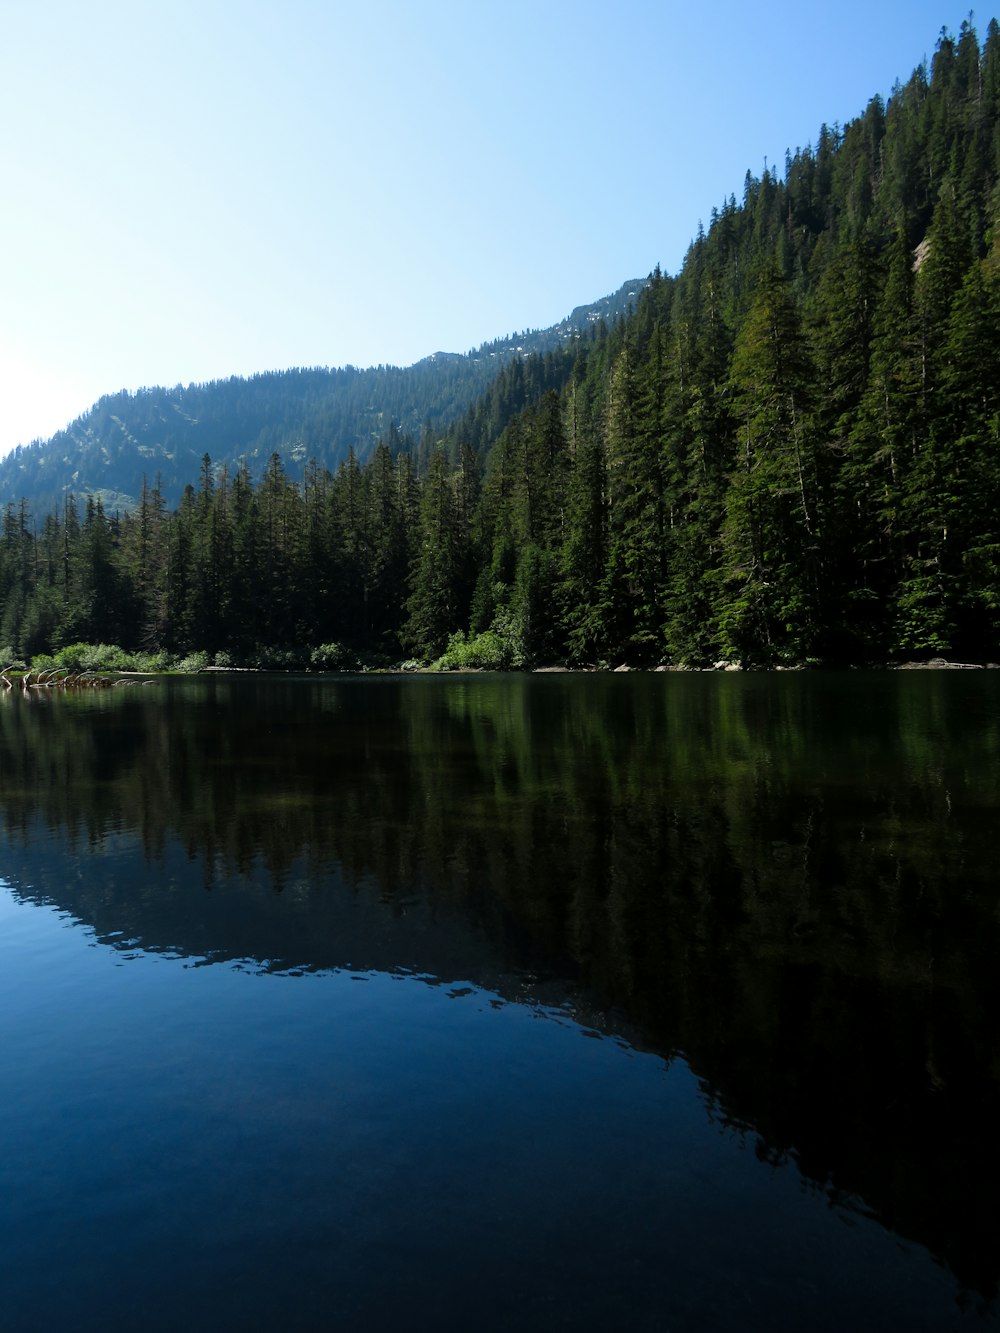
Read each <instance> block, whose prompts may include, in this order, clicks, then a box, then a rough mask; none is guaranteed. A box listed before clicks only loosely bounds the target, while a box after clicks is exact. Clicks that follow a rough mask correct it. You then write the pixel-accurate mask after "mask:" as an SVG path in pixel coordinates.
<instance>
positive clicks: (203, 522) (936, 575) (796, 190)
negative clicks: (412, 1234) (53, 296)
mask: <svg viewBox="0 0 1000 1333" xmlns="http://www.w3.org/2000/svg"><path fill="white" fill-rule="evenodd" d="M998 219H1000V28H998V26H997V24H996V22H995V20H994V21H991V22H990V24H989V27H988V29H987V33H986V38H985V41H984V43H983V45H982V46H980V43H979V40H978V38H977V34H976V32H975V31H974V29H973V28H972V26H971V23H966V24H963V26H962V29H961V32H960V34H959V35H958V37H957V38H954V37H952V36H949V35H948V34H946V33H942V35H941V37H940V39H939V41H938V44H937V48H936V51H935V54H934V57H933V61H932V63H931V67H930V69H927V68H924V67H921V68H919V69H917V70H916V71H915V72H914V73H913V74H912V76H911V77H910V78H909V79H908V81H907V82H906V83H905V84H897V85H896V87H895V88H894V89H893V92H892V95H891V97H890V98H889V100H888V102H887V103H885V104H883V102H882V100H881V99H880V98H878V97H876V98H874V99H873V100H872V101H871V102H870V103H869V105H868V107H867V108H866V109H865V111H864V112H863V114H861V115H860V116H859V117H858V118H857V119H855V120H853V121H851V122H850V123H849V124H847V125H845V126H843V127H833V128H830V127H828V126H823V127H821V129H820V131H819V134H818V137H817V140H816V143H815V144H814V145H810V146H807V147H805V148H797V149H796V150H795V151H794V152H789V153H788V155H787V157H786V161H785V163H784V169H783V171H782V172H777V171H774V170H771V169H766V170H765V171H764V172H763V174H762V175H761V176H759V177H757V176H754V175H752V174H750V173H749V172H748V174H747V176H746V179H745V181H744V184H743V189H742V195H741V198H740V199H737V198H736V197H735V195H731V196H730V198H729V199H728V200H726V201H724V202H723V203H722V204H721V206H719V207H717V208H715V209H713V210H712V212H711V215H710V217H709V221H708V227H707V229H705V228H703V227H700V226H699V229H698V234H697V237H696V239H695V241H694V243H693V244H692V246H691V248H690V251H689V253H688V255H687V257H686V259H685V262H684V264H683V267H682V269H681V271H680V273H679V274H678V275H677V276H676V277H666V276H664V275H662V274H660V273H659V272H656V273H654V274H653V276H652V278H651V280H650V283H649V285H648V286H647V287H646V288H645V289H644V290H643V292H642V294H641V297H640V299H639V301H638V304H637V306H636V309H635V310H634V312H633V313H632V314H631V315H629V316H628V317H626V318H623V319H621V320H619V321H618V322H617V323H615V324H614V325H613V327H611V328H610V329H601V330H595V331H594V336H593V337H591V338H589V339H581V340H580V341H579V342H578V343H576V344H575V345H574V348H573V350H572V352H571V353H567V352H566V351H565V350H564V351H562V352H560V353H552V354H550V355H549V357H548V359H547V360H546V359H544V358H539V359H536V360H534V361H528V362H525V363H518V367H519V368H518V370H517V372H516V377H514V378H511V377H510V376H508V378H506V379H501V380H499V381H497V384H496V385H495V386H494V390H493V391H492V393H491V394H490V395H488V396H487V397H486V398H485V399H484V400H482V402H481V403H480V404H478V405H477V406H475V407H474V408H473V409H472V410H470V411H469V412H468V413H467V414H466V416H465V417H464V418H461V419H460V420H458V421H456V422H455V423H454V424H452V425H451V426H450V427H449V428H448V429H447V430H440V429H439V430H437V431H434V432H432V433H431V434H430V435H427V436H425V438H424V440H423V443H422V446H421V449H420V450H419V451H418V454H417V456H416V457H414V455H412V454H411V453H410V452H408V451H407V450H405V449H400V448H399V441H398V439H396V438H395V437H394V438H389V439H386V440H384V441H383V442H382V443H380V445H379V446H378V447H377V448H376V450H375V452H374V453H373V454H372V455H371V457H370V458H369V459H367V460H366V461H363V462H362V461H360V460H359V458H358V457H357V456H356V455H351V456H349V457H348V458H347V460H346V461H345V462H344V463H343V464H341V466H340V467H339V468H338V470H337V471H336V473H335V474H333V475H331V474H329V473H328V472H327V471H326V470H325V469H324V468H323V467H322V466H320V465H310V466H308V467H307V468H306V470H305V475H304V476H303V478H302V480H301V482H296V481H292V480H290V479H289V476H288V475H287V473H286V470H285V468H284V466H283V464H282V461H281V459H280V457H278V456H277V455H275V457H274V458H273V459H272V461H271V464H270V465H269V466H268V468H267V470H266V473H265V475H264V476H263V478H262V479H261V480H259V481H258V480H257V479H256V478H254V477H253V476H252V475H251V473H250V471H249V470H248V468H247V467H246V466H245V465H243V466H239V467H236V468H231V467H222V468H221V469H220V468H218V467H215V466H213V460H212V458H205V459H204V460H203V464H202V467H201V471H200V476H199V477H198V478H195V477H192V479H191V480H192V484H191V486H190V488H189V489H188V490H187V492H186V493H185V495H184V497H183V499H182V500H181V503H180V506H179V508H178V509H177V510H176V512H174V513H168V512H167V508H166V506H165V504H164V499H163V496H162V494H160V493H158V492H157V491H156V490H155V489H151V487H152V480H150V482H149V485H148V486H147V488H146V490H145V491H144V493H143V496H142V502H141V504H140V505H139V506H138V508H137V509H136V511H135V512H133V513H130V514H123V515H117V516H116V515H113V514H111V513H110V512H109V511H108V510H107V509H106V508H104V507H102V506H101V505H99V504H97V503H94V502H91V503H90V504H89V505H88V506H87V509H86V512H79V511H77V509H76V508H75V507H74V506H73V505H72V504H66V506H65V507H64V508H63V509H62V510H60V511H59V512H57V513H54V514H52V515H50V516H49V518H48V519H45V520H41V519H33V518H32V517H31V515H30V512H29V511H28V509H27V507H25V506H22V507H21V508H18V507H17V506H16V505H14V506H11V507H9V508H8V511H7V515H6V521H5V526H4V532H3V540H2V565H0V603H2V607H3V614H2V619H0V643H6V644H9V645H10V646H11V648H12V649H13V650H15V651H18V652H20V653H21V654H28V653H32V652H37V651H40V650H44V649H51V648H53V647H55V646H58V645H59V644H61V643H67V642H71V641H72V640H74V639H90V640H110V641H116V642H119V643H121V644H123V645H124V646H127V647H139V646H143V645H145V646H149V647H152V646H156V647H164V648H168V649H170V650H172V651H176V652H181V651H189V650H191V649H194V648H200V649H204V650H206V651H208V652H212V653H219V652H223V653H226V654H229V655H231V657H232V658H233V659H234V660H261V659H262V658H265V659H266V658H267V657H268V654H270V656H271V659H273V660H285V661H289V662H292V661H297V662H302V663H307V662H308V661H309V659H310V654H311V653H312V652H313V651H314V650H315V649H316V648H317V647H318V646H319V645H321V644H329V643H332V642H336V643H337V644H345V645H348V646H349V647H350V648H351V649H352V650H357V651H366V652H383V653H387V654H389V655H395V656H398V655H399V654H401V653H408V654H411V655H413V656H414V657H417V658H421V659H424V660H429V659H432V658H435V657H437V656H438V655H440V654H441V653H443V652H445V651H446V650H447V657H446V661H448V662H451V663H455V664H462V663H465V664H470V665H474V664H483V665H508V666H509V665H514V666H516V665H521V664H526V663H530V662H538V661H546V660H567V661H571V662H596V661H605V662H617V661H621V660H625V661H629V662H633V663H636V664H640V663H648V664H653V663H660V662H673V663H677V664H692V665H696V664H704V663H709V662H713V661H716V660H719V659H723V660H729V661H740V662H742V663H744V664H746V665H766V664H776V663H782V662H786V663H792V662H803V661H809V660H817V661H825V662H838V661H839V662H844V661H852V662H854V661H866V660H882V659H885V658H891V657H896V656H912V655H918V654H922V655H929V654H937V653H943V654H953V655H959V656H966V657H970V658H973V657H978V658H984V657H992V658H997V657H1000V643H998V633H1000V447H998V446H1000V439H998V435H1000V374H998V371H1000V229H998ZM560 357H565V358H566V362H565V365H562V366H560V365H559V364H558V361H559V358H560ZM517 377H519V382H515V379H516V378H517ZM526 381H530V382H531V383H532V385H533V386H534V389H533V392H532V394H528V395H526V394H525V393H524V384H525V382H526ZM522 408H523V410H522ZM216 461H218V460H216ZM227 660H228V659H227ZM315 660H323V658H322V654H320V655H319V657H318V658H317V659H315Z"/></svg>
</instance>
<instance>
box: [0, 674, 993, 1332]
mask: <svg viewBox="0 0 1000 1333" xmlns="http://www.w3.org/2000/svg"><path fill="white" fill-rule="evenodd" d="M998 839H1000V676H997V675H995V674H987V673H926V674H925V673H901V674H892V675H888V674H887V675H862V674H852V675H843V676H832V675H822V676H819V675H817V676H725V677H718V676H709V677H703V676H694V677H683V676H663V675H654V676H636V675H632V676H589V677H560V676H540V677H514V678H499V677H472V678H465V679H454V678H453V679H443V680H441V679H435V678H427V677H420V678H405V679H390V678H371V679H356V680H344V679H333V678H331V679H327V680H317V679H310V680H304V679H303V680H293V679H268V678H257V677H253V678H246V677H241V678H235V679H231V678H215V679H196V680H186V681H185V680H178V681H169V682H162V683H159V684H157V685H154V686H149V687H142V688H134V689H129V690H117V691H109V692H104V693H99V694H91V695H85V696H80V695H77V696H68V695H67V696H64V697H59V696H55V697H46V698H44V699H37V700H34V701H31V702H28V701H25V700H23V699H22V698H20V697H16V696H15V697H10V696H5V697H3V698H2V699H0V1145H2V1156H0V1328H3V1329H4V1330H8V1331H10V1330H16V1331H17V1333H20V1331H21V1330H29V1329H30V1330H35V1329H40V1330H47V1329H50V1328H52V1329H54V1328H59V1329H94V1330H98V1329H100V1330H118V1329H122V1330H125V1329H135V1328H144V1329H177V1328H185V1329H213V1330H214V1329H229V1328H233V1329H247V1328H268V1329H272V1328H278V1327H280V1328H303V1329H312V1328H335V1327H337V1328H339V1327H344V1328H355V1327H362V1326H364V1327H368V1328H374V1329H379V1328H389V1327H395V1326H397V1325H405V1326H407V1327H410V1328H415V1329H424V1328H427V1329H435V1330H436V1329H442V1330H447V1329H451V1328H460V1327H461V1328H470V1329H474V1330H491V1329H515V1328H518V1329H521V1328H528V1329H534V1328H538V1329H549V1328H570V1329H590V1328H594V1329H606V1328H619V1327H624V1328H629V1329H637V1330H645V1329H665V1330H666V1329H668V1330H700V1329H704V1330H755V1329H760V1330H784V1329H796V1330H801V1329H808V1330H836V1331H837V1333H841V1331H842V1330H844V1329H847V1328H851V1329H879V1330H885V1329H890V1330H891V1329H905V1330H911V1329H935V1330H936V1329H952V1328H962V1329H975V1328H980V1327H996V1326H997V1324H998V1323H1000V1312H998V1300H997V1288H998V1279H1000V1193H998V1185H1000V1140H998V1132H997V1130H998V1126H1000V872H998V864H1000V858H998V855H997V843H998Z"/></svg>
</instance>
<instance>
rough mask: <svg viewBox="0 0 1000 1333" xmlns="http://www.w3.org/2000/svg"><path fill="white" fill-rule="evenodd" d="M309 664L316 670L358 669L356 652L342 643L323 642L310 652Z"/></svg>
mask: <svg viewBox="0 0 1000 1333" xmlns="http://www.w3.org/2000/svg"><path fill="white" fill-rule="evenodd" d="M309 665H310V666H311V667H312V668H313V670H314V671H356V670H357V667H358V659H357V656H356V654H354V653H352V652H351V651H350V649H349V648H345V646H344V645H343V644H342V643H321V644H320V645H319V647H318V648H314V649H313V650H312V652H311V653H310V654H309Z"/></svg>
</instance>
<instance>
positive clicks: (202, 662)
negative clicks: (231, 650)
mask: <svg viewBox="0 0 1000 1333" xmlns="http://www.w3.org/2000/svg"><path fill="white" fill-rule="evenodd" d="M211 665H212V657H211V654H210V653H202V652H197V653H189V654H188V656H187V657H183V658H181V660H180V661H179V662H178V663H177V665H176V668H175V670H177V671H184V672H188V673H192V674H193V673H194V672H197V671H204V670H205V669H206V667H210V666H211Z"/></svg>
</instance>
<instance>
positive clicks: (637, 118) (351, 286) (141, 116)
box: [0, 0, 991, 453]
mask: <svg viewBox="0 0 1000 1333" xmlns="http://www.w3.org/2000/svg"><path fill="white" fill-rule="evenodd" d="M968 12H969V10H968V6H967V4H965V3H953V2H952V0H934V3H926V2H925V0H905V3H903V2H902V0H900V2H897V0H883V2H882V3H877V4H872V3H870V2H869V3H859V2H858V0H841V2H840V3H839V4H837V5H835V6H830V5H819V4H811V3H808V0H807V3H805V4H803V3H802V0H797V2H796V3H791V2H790V0H772V3H769V4H768V5H766V6H765V5H753V4H747V3H745V0H744V2H743V3H738V2H737V0H705V3H702V4H701V5H691V4H684V5H680V4H673V3H669V0H661V2H660V3H654V0H617V3H616V4H615V5H614V6H612V5H611V4H609V3H607V0H506V2H505V3H503V4H501V5H489V6H488V5H485V4H482V3H479V0H465V2H464V3H461V2H459V0H409V2H408V3H406V2H404V0H365V2H364V3H363V4H362V3H347V0H325V2H323V0H281V3H280V4H279V3H277V0H274V2H272V3H259V2H258V0H197V2H196V3H189V2H188V0H161V2H160V3H149V2H148V0H125V2H121V0H91V3H89V4H86V5H84V4H81V3H79V0H70V2H69V3H67V2H66V0H46V2H45V3H44V4H41V3H39V4H28V3H24V0H0V125H2V127H3V129H2V132H0V180H2V183H3V200H4V206H3V208H2V209H0V255H2V259H0V453H3V452H5V451H6V450H8V449H9V448H11V447H13V446H14V445H15V444H18V443H27V442H28V441H29V440H31V439H33V438H35V437H45V436H48V435H49V434H51V433H52V432H54V431H55V430H57V429H59V428H60V427H61V426H63V425H65V424H66V422H67V421H68V420H70V419H71V418H73V417H75V416H76V415H77V414H78V413H80V412H81V411H83V410H85V409H86V408H87V407H89V406H90V405H91V403H93V402H94V401H95V400H96V399H97V398H98V397H100V395H101V394H103V393H111V392H115V391H117V390H119V389H122V388H128V389H135V388H139V387H141V386H142V385H148V384H168V385H171V384H175V383H178V382H181V383H187V382H189V381H191V380H206V379H214V378H218V377H222V376H227V375H231V374H252V373H253V372H255V371H259V370H272V369H281V368H284V367H287V366H294V365H343V364H346V363H348V362H350V363H352V364H354V365H361V366H364V365H371V364H376V363H379V362H392V363H396V364H401V365H406V364H410V363H411V362H413V361H415V360H418V359H419V358H420V357H422V356H425V355H427V354H428V353H430V352H434V351H437V350H446V351H467V350H468V349H469V348H470V347H474V346H477V345H478V344H479V343H481V342H484V341H486V340H488V339H490V338H493V337H496V336H499V335H503V334H507V333H510V332H513V331H515V330H520V329H524V328H532V327H544V326H546V325H548V324H552V323H555V322H556V321H557V320H559V319H560V318H562V316H563V315H565V314H568V313H569V311H570V310H571V309H572V308H573V307H574V306H575V305H578V304H580V303H582V302H584V301H587V300H590V299H592V298H595V297H598V296H602V295H604V294H606V293H607V292H610V291H613V290H614V289H616V288H617V287H618V286H620V284H621V283H622V282H624V281H625V280H626V279H627V278H632V277H636V276H641V275H643V274H645V273H648V272H649V271H650V270H651V269H652V268H653V267H654V265H656V264H657V263H659V264H660V265H661V266H662V267H663V269H664V270H665V271H666V272H670V273H673V272H676V271H677V269H678V268H679V267H680V264H681V263H682V261H683V258H684V253H685V250H686V249H687V246H688V244H689V242H690V240H691V238H692V236H693V234H694V232H695V229H696V227H697V224H698V220H699V218H701V219H704V221H705V222H706V224H707V222H708V217H709V214H710V212H711V209H712V206H713V205H718V204H721V203H722V202H723V200H724V199H725V198H726V197H727V196H728V195H729V194H730V193H734V194H735V195H736V196H737V198H739V197H740V196H741V191H742V185H743V177H744V174H745V172H746V170H747V168H748V167H749V168H750V169H751V170H753V171H754V173H755V174H759V173H760V171H761V170H762V168H763V165H764V161H765V158H766V159H767V161H768V162H769V163H772V164H773V163H778V164H779V165H780V164H782V163H783V161H784V153H785V149H786V148H791V149H793V150H794V149H795V147H797V146H798V145H805V144H806V143H811V142H815V140H816V137H817V132H818V130H819V127H820V125H821V124H822V123H823V122H824V121H825V122H827V123H830V124H832V123H834V122H837V121H839V122H841V123H843V122H844V121H847V120H850V119H851V118H853V117H854V116H855V115H858V114H859V113H860V112H861V111H863V110H864V107H865V104H866V103H867V101H868V99H869V98H870V97H871V96H872V95H874V94H875V93H880V94H881V95H882V96H887V95H888V94H889V92H890V90H891V87H892V84H893V82H894V80H895V79H896V78H897V77H898V78H899V79H900V80H903V81H905V79H906V78H908V77H909V74H910V73H911V71H912V70H913V68H914V66H916V65H917V64H919V63H920V61H921V60H923V59H924V58H927V59H928V60H929V59H930V57H931V56H932V55H933V52H934V47H935V43H936V41H937V37H938V34H939V32H940V30H941V28H942V26H944V27H947V28H948V29H950V30H951V31H952V32H954V33H956V34H957V32H958V30H959V27H960V25H961V22H962V20H963V19H964V18H967V17H968ZM990 17H991V13H990V12H983V13H977V14H976V16H975V26H976V29H977V31H978V33H979V36H980V40H981V41H982V40H983V39H984V37H985V31H986V26H987V23H988V22H989V19H990Z"/></svg>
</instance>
